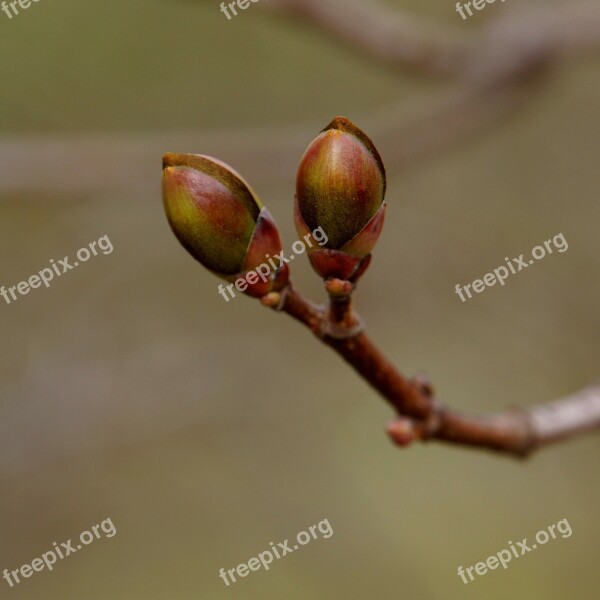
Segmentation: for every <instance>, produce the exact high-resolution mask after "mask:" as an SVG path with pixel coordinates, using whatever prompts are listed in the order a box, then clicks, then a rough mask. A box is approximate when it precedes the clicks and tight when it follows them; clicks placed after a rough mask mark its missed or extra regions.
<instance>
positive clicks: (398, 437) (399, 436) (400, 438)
mask: <svg viewBox="0 0 600 600" xmlns="http://www.w3.org/2000/svg"><path fill="white" fill-rule="evenodd" d="M386 432H387V434H388V435H389V436H390V438H391V439H392V441H393V442H394V443H395V444H397V445H398V446H408V445H410V444H412V442H414V441H415V439H416V438H417V432H416V430H415V425H414V422H413V421H411V420H410V419H407V418H406V417H399V418H398V419H396V420H395V421H392V422H391V423H388V425H387V427H386Z"/></svg>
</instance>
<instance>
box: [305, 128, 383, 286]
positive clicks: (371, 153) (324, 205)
mask: <svg viewBox="0 0 600 600" xmlns="http://www.w3.org/2000/svg"><path fill="white" fill-rule="evenodd" d="M385 187H386V179H385V169H384V166H383V162H382V160H381V157H380V156H379V153H378V152H377V149H376V148H375V146H374V145H373V142H372V141H371V140H370V139H369V138H368V137H367V135H366V134H365V133H364V132H362V131H361V130H360V129H359V128H358V127H356V126H355V125H354V124H353V123H351V122H350V121H349V120H348V119H346V118H344V117H337V118H335V119H334V120H333V121H332V122H331V123H330V124H329V125H328V126H327V127H326V128H325V129H323V131H322V132H321V133H320V135H319V136H318V137H317V138H316V139H315V140H314V141H313V142H312V143H311V144H310V146H309V147H308V148H307V150H306V152H305V153H304V156H303V157H302V160H301V162H300V167H299V169H298V175H297V178H296V203H295V208H294V221H295V223H296V229H297V231H298V234H299V236H300V237H303V236H304V235H305V234H306V233H308V232H310V231H313V230H315V229H316V228H317V227H322V228H323V230H324V231H325V233H326V235H327V237H328V242H327V244H326V245H325V246H324V247H323V248H313V249H312V250H310V249H309V258H310V261H311V264H312V266H313V268H314V269H315V270H316V271H317V272H318V273H319V274H320V275H321V276H322V277H324V278H326V279H327V278H330V277H336V278H339V279H344V280H350V281H356V279H358V277H359V276H360V275H361V274H362V273H363V272H364V271H365V269H366V268H367V266H368V264H369V261H370V253H371V250H372V249H373V247H374V246H375V243H376V242H377V238H378V237H379V234H380V233H381V229H382V227H383V220H384V215H385V203H384V201H383V199H384V195H385Z"/></svg>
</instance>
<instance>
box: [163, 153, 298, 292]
mask: <svg viewBox="0 0 600 600" xmlns="http://www.w3.org/2000/svg"><path fill="white" fill-rule="evenodd" d="M162 187H163V204H164V207H165V212H166V215H167V219H168V221H169V225H170V226H171V229H172V230H173V233H174V234H175V237H177V239H178V240H179V241H180V243H181V244H182V246H183V247H184V248H185V249H186V250H187V251H188V252H189V253H190V254H191V255H192V256H193V257H194V258H195V259H196V260H198V261H199V262H200V263H201V264H202V265H204V266H205V267H206V268H207V269H209V270H210V271H212V272H213V273H215V274H216V275H218V276H220V277H222V278H223V279H226V280H227V281H230V282H234V281H236V280H237V279H238V278H240V277H245V275H246V274H247V273H248V272H249V271H253V270H254V269H256V267H258V266H259V265H261V264H263V263H266V262H267V257H268V256H271V257H274V256H277V255H278V254H279V253H281V250H282V245H281V238H280V237H279V231H278V230H277V226H276V225H275V222H274V221H273V218H272V217H271V215H270V214H269V211H268V210H267V209H266V208H265V207H263V205H262V203H261V201H260V200H259V198H258V197H257V195H256V194H255V192H254V191H253V190H252V188H251V187H250V185H249V184H248V183H247V182H246V181H245V180H244V178H243V177H242V176H241V175H240V174H239V173H237V172H236V171H234V170H233V169H232V168H231V167H229V166H228V165H226V164H225V163H223V162H221V161H219V160H217V159H215V158H211V157H209V156H203V155H200V154H165V156H164V157H163V179H162ZM276 264H277V263H276ZM288 275H289V271H288V268H287V265H281V266H279V268H277V269H271V271H270V272H269V275H268V277H266V278H265V277H262V278H261V279H260V280H259V281H258V282H257V283H255V284H250V285H248V288H247V289H246V292H245V293H247V294H249V295H251V296H255V297H260V296H264V295H265V294H268V293H269V292H272V291H279V290H281V289H282V288H283V287H284V286H285V285H286V283H287V281H288ZM265 279H266V281H265Z"/></svg>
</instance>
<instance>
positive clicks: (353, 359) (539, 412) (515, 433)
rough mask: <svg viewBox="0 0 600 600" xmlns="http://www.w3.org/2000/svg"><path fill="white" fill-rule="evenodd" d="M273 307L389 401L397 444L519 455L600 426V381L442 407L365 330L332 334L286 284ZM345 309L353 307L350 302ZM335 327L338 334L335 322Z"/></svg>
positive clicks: (315, 309)
mask: <svg viewBox="0 0 600 600" xmlns="http://www.w3.org/2000/svg"><path fill="white" fill-rule="evenodd" d="M278 308H279V309H280V310H282V311H284V312H286V313H288V314H289V315H290V316H292V317H293V318H294V319H296V320H298V321H300V322H301V323H303V324H304V325H306V326H307V327H308V328H309V329H310V330H311V331H312V332H313V333H314V334H315V335H316V336H317V337H318V338H319V339H320V340H321V341H322V342H323V343H325V344H327V345H328V346H330V347H331V348H333V349H334V350H335V351H336V352H337V353H338V354H340V355H341V356H342V358H343V359H344V360H345V361H346V362H347V363H348V364H350V365H351V366H352V367H353V368H354V370H355V371H356V372H357V373H359V374H360V375H361V376H362V377H363V378H364V379H365V380H366V381H367V382H368V383H369V384H371V386H373V388H375V389H376V390H377V391H378V392H379V393H380V394H381V395H382V396H383V397H384V398H385V399H386V400H387V401H388V402H389V403H390V404H391V406H392V407H393V408H394V409H395V411H396V412H397V414H398V418H399V420H398V421H397V422H396V423H392V424H391V425H390V427H389V428H388V432H389V433H390V435H391V436H392V438H393V439H395V440H396V441H397V442H398V443H400V444H402V445H404V444H405V443H406V442H407V441H410V439H411V438H418V439H422V440H428V439H435V440H440V441H444V442H450V443H453V444H461V445H466V446H473V447H479V448H487V449H489V450H496V451H501V452H505V453H508V454H512V455H515V456H521V457H523V456H526V455H528V454H530V453H531V452H532V451H533V450H536V449H538V448H541V447H542V446H546V445H547V444H550V443H552V442H556V441H559V440H563V439H566V438H569V437H572V436H575V435H578V434H581V433H583V432H586V431H590V430H592V429H597V428H600V384H598V385H595V386H592V387H590V388H588V389H586V390H583V391H582V392H579V393H578V394H576V395H573V396H570V397H567V398H563V399H561V400H558V401H556V402H553V403H549V404H543V405H540V406H537V407H534V408H532V409H528V410H520V409H519V410H508V411H505V412H501V413H496V414H492V415H487V416H472V415H465V414H462V413H459V412H455V411H452V410H449V409H447V408H445V407H444V406H443V405H442V404H441V403H440V401H439V400H437V399H436V398H435V396H434V393H433V389H432V387H431V385H430V384H429V382H427V381H426V380H424V379H423V378H422V377H421V378H419V377H417V378H413V379H409V378H407V377H405V376H404V375H403V374H402V373H400V372H399V371H398V369H396V367H395V366H394V365H393V364H391V363H390V362H389V361H388V360H387V358H386V357H385V356H384V355H383V354H382V353H381V352H380V351H379V349H378V348H377V347H376V346H375V344H374V343H373V342H372V341H371V340H370V339H369V337H368V336H367V335H366V334H365V333H364V332H362V331H360V332H358V333H355V334H351V335H343V333H342V334H339V335H332V334H331V331H332V329H331V324H330V323H328V321H329V319H330V318H331V315H332V313H331V311H330V310H329V309H328V308H327V307H320V306H316V305H315V304H314V303H313V302H311V301H310V300H307V299H306V298H304V297H303V296H302V295H301V294H300V293H298V292H297V291H296V290H295V289H294V288H293V286H292V285H291V284H290V286H289V287H288V289H287V290H286V293H285V294H284V301H283V303H282V305H281V306H279V307H278ZM347 309H348V311H349V312H351V311H352V309H351V307H350V304H347ZM338 317H339V315H338ZM353 318H354V317H353ZM353 318H351V319H349V320H348V322H352V320H353ZM356 318H357V317H356ZM347 319H348V317H347V316H346V317H345V318H344V319H342V321H345V320H347ZM335 325H336V328H335V331H336V332H339V328H340V322H339V321H338V322H337V323H336V324H335ZM342 329H343V326H342ZM407 436H408V437H407Z"/></svg>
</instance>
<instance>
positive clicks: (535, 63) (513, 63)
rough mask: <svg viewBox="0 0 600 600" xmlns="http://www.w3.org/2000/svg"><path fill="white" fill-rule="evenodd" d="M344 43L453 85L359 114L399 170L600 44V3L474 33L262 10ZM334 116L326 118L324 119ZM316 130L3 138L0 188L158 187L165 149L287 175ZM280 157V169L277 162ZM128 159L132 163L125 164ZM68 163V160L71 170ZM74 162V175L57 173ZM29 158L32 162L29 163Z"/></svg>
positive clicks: (336, 11)
mask: <svg viewBox="0 0 600 600" xmlns="http://www.w3.org/2000/svg"><path fill="white" fill-rule="evenodd" d="M257 6H261V7H262V8H263V9H264V10H265V11H267V12H269V13H272V14H274V15H276V16H278V17H283V18H295V19H297V18H298V17H301V18H302V19H303V20H304V21H305V22H306V23H307V24H308V25H309V26H315V27H318V28H320V29H323V30H324V31H325V32H326V33H328V34H330V35H331V34H333V35H334V36H335V38H337V39H339V40H341V41H343V42H344V43H346V44H349V45H350V46H351V47H352V48H353V49H354V50H356V51H358V52H361V53H363V54H365V55H367V56H368V57H370V58H372V59H374V60H376V61H377V62H378V63H381V64H385V65H387V66H389V67H390V68H391V69H392V70H393V72H394V74H395V75H399V74H400V72H401V70H402V69H406V70H410V72H411V73H413V74H414V73H417V74H419V75H421V76H425V77H429V78H436V79H439V80H440V81H442V82H445V83H446V84H447V85H448V88H449V89H448V92H447V94H446V95H445V97H443V98H442V99H439V94H438V93H437V92H436V94H435V98H432V100H431V101H430V102H424V103H423V105H424V108H423V109H422V110H420V111H419V114H413V115H412V116H410V117H408V118H405V117H400V116H399V115H401V114H402V112H403V111H402V110H401V106H400V105H398V106H390V107H386V108H385V109H382V110H380V111H378V114H377V115H376V116H371V117H368V116H367V117H361V118H360V121H361V123H363V124H364V127H365V129H368V131H369V132H371V134H372V137H373V138H374V139H375V140H376V142H377V145H378V147H379V148H380V149H381V151H382V153H383V154H384V156H385V157H386V163H387V164H388V165H390V166H391V167H396V168H402V167H405V166H408V165H410V164H414V163H416V162H421V161H423V160H424V159H426V158H428V157H430V156H433V155H435V154H438V153H440V152H443V151H447V150H449V149H451V148H453V147H454V146H455V145H456V144H458V143H459V142H462V141H464V140H465V139H466V138H468V137H470V136H472V135H473V134H479V133H482V132H483V131H485V128H486V127H489V126H490V125H493V124H495V123H497V122H498V121H499V120H500V119H502V118H505V117H507V116H509V115H512V114H514V113H515V112H516V110H517V109H519V108H520V107H522V106H523V105H524V104H525V103H526V102H527V101H528V100H530V99H532V98H534V97H535V93H536V92H539V91H541V90H542V89H543V85H542V84H544V83H545V82H547V81H549V80H550V77H551V75H552V74H553V73H554V72H555V71H556V69H557V68H558V67H559V66H560V65H561V64H563V63H564V62H565V61H566V60H567V59H571V60H572V59H576V58H583V57H585V56H587V55H591V54H596V53H598V50H600V4H599V3H597V2H578V3H573V4H559V5H555V4H552V5H543V6H542V5H540V6H536V7H523V8H520V7H519V8H513V7H508V6H505V7H503V10H502V14H501V16H500V17H499V18H497V19H494V20H491V21H490V22H489V23H488V24H487V25H486V26H485V27H483V28H481V29H480V30H479V29H478V30H474V31H472V30H471V28H469V27H467V26H466V25H462V22H461V25H462V26H461V27H460V29H459V28H453V29H451V30H446V29H444V28H443V27H442V26H439V25H434V24H429V23H427V22H425V21H424V20H422V19H416V18H414V17H411V16H408V15H405V14H403V13H402V12H400V11H395V10H391V9H389V8H384V7H382V6H378V5H377V4H372V3H370V2H369V3H367V2H357V1H356V0H352V1H348V0H343V1H342V0H277V2H271V3H270V4H263V5H257ZM329 116H332V115H329ZM313 128H314V127H313V125H312V124H311V125H310V126H308V127H305V126H303V125H300V126H290V127H278V128H273V129H272V130H269V131H265V130H264V129H262V130H252V129H248V130H242V131H240V129H239V128H238V129H235V130H232V131H229V132H227V131H225V132H218V133H207V132H197V133H189V132H181V131H172V132H161V133H156V134H137V135H124V134H119V135H114V136H109V135H105V134H89V135H79V136H55V135H53V136H34V135H27V136H14V135H13V136H1V137H0V165H2V166H1V173H0V193H12V192H20V191H44V192H46V193H47V194H48V195H53V194H68V193H73V194H87V193H93V192H96V191H99V190H106V189H111V190H112V189H115V188H118V189H128V190H131V189H132V188H133V189H139V190H140V191H143V192H148V191H154V190H156V186H157V185H158V182H157V180H156V178H155V173H156V165H157V164H158V161H159V160H160V159H159V157H160V156H161V155H162V154H163V153H164V152H165V150H168V149H175V148H177V149H179V150H181V151H189V152H198V151H199V149H201V148H207V147H210V148H211V152H212V153H213V154H216V155H219V156H222V157H223V158H224V159H225V160H227V161H229V162H230V163H235V164H240V165H243V166H244V169H245V170H246V169H247V170H248V172H252V174H253V177H254V178H255V180H257V181H278V180H282V179H284V178H287V177H288V175H289V173H293V172H294V170H295V167H296V163H297V160H298V157H299V156H300V154H301V152H302V149H303V148H304V147H305V145H306V142H307V141H308V139H307V137H308V136H307V134H306V132H307V131H312V129H313ZM273 157H277V168H273ZM125 161H126V162H127V164H128V169H127V170H124V169H123V168H122V165H123V164H124V162H125ZM74 162H75V165H74ZM65 164H70V165H71V167H73V166H74V167H75V168H71V169H70V171H69V177H65V176H64V172H63V168H64V165H65ZM32 165H35V168H31V167H32Z"/></svg>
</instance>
